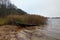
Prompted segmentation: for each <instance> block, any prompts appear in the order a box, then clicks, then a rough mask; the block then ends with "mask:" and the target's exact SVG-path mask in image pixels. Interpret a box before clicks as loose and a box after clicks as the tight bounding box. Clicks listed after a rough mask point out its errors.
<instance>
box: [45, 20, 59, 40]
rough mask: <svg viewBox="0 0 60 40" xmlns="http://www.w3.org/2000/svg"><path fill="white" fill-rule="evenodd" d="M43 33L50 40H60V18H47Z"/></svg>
mask: <svg viewBox="0 0 60 40" xmlns="http://www.w3.org/2000/svg"><path fill="white" fill-rule="evenodd" d="M45 35H46V36H47V37H48V38H49V39H50V40H60V19H48V25H47V27H46V29H45Z"/></svg>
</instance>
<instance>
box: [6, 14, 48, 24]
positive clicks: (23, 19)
mask: <svg viewBox="0 0 60 40" xmlns="http://www.w3.org/2000/svg"><path fill="white" fill-rule="evenodd" d="M7 20H8V21H12V22H20V23H25V24H36V25H42V24H46V21H47V18H46V17H43V16H39V15H9V16H8V17H7ZM8 21H7V22H8Z"/></svg>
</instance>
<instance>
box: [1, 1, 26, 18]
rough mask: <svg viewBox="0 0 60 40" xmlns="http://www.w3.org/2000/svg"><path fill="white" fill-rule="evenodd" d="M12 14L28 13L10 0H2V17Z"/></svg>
mask: <svg viewBox="0 0 60 40" xmlns="http://www.w3.org/2000/svg"><path fill="white" fill-rule="evenodd" d="M10 14H19V15H24V14H27V13H26V12H25V11H23V10H21V9H18V8H17V7H16V6H15V5H14V4H12V3H11V2H10V0H0V17H4V16H7V15H10Z"/></svg>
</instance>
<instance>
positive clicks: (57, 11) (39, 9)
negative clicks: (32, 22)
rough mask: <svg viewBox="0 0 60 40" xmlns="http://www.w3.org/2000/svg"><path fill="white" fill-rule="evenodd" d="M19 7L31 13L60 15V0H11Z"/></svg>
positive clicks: (50, 15) (48, 15)
mask: <svg viewBox="0 0 60 40" xmlns="http://www.w3.org/2000/svg"><path fill="white" fill-rule="evenodd" d="M11 1H12V3H13V4H15V5H16V6H17V7H18V8H20V9H23V10H24V11H26V12H27V13H29V14H37V15H43V16H47V17H55V16H56V17H57V16H58V17H60V0H11Z"/></svg>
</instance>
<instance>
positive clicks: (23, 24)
mask: <svg viewBox="0 0 60 40" xmlns="http://www.w3.org/2000/svg"><path fill="white" fill-rule="evenodd" d="M6 24H7V25H16V26H21V27H30V26H38V25H36V24H25V23H20V22H8V23H6Z"/></svg>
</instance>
